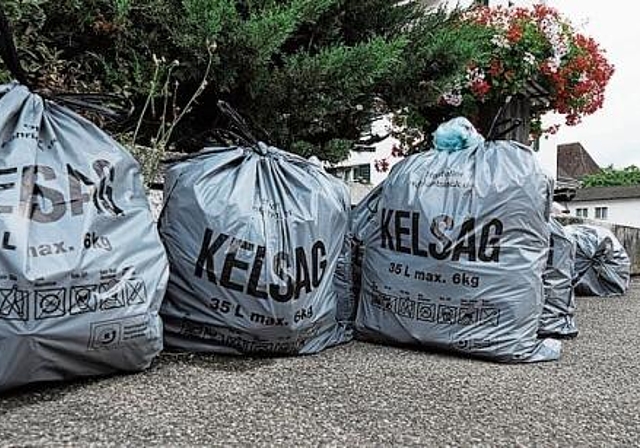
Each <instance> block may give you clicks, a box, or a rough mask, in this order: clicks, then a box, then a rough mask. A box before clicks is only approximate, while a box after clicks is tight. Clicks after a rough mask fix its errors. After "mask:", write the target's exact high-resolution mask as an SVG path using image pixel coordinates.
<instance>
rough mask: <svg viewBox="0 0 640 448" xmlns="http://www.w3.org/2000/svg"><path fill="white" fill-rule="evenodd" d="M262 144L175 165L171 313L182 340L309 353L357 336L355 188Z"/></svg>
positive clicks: (227, 349)
mask: <svg viewBox="0 0 640 448" xmlns="http://www.w3.org/2000/svg"><path fill="white" fill-rule="evenodd" d="M257 149H259V151H258V150H257ZM257 149H253V148H239V147H238V148H214V149H209V150H205V151H203V152H202V153H201V154H199V155H197V156H194V157H192V158H190V159H188V160H185V161H182V162H180V163H177V164H175V165H174V166H172V167H171V168H170V169H169V170H168V172H167V180H166V185H165V201H166V202H165V208H164V210H163V212H162V214H161V217H160V222H159V224H160V233H161V236H162V237H163V240H164V243H165V246H166V248H167V252H168V255H169V260H170V264H171V276H170V281H169V288H168V292H167V298H166V300H165V302H164V304H163V308H162V315H163V317H164V320H165V341H166V343H167V345H168V346H170V347H172V348H174V349H178V350H188V351H201V352H217V353H228V354H242V353H264V354H303V353H314V352H318V351H320V350H322V349H324V348H326V347H329V346H332V345H335V344H338V343H341V342H345V341H348V340H349V339H350V338H351V333H352V330H351V328H352V322H349V319H350V317H351V316H352V315H353V314H354V313H353V311H352V310H351V309H350V307H351V306H352V304H350V303H345V302H342V300H343V299H344V298H345V297H346V295H345V293H344V290H345V288H348V282H349V277H350V267H349V266H348V244H349V243H348V241H349V239H348V235H347V228H348V221H349V209H350V200H349V192H348V190H347V187H346V185H345V184H344V183H343V182H341V181H339V180H338V179H336V178H334V177H333V176H331V175H329V174H327V173H326V172H325V171H324V170H323V169H322V168H321V167H319V166H318V165H317V164H314V163H312V162H309V161H307V160H304V159H302V158H300V157H297V156H294V155H292V154H289V153H286V152H283V151H280V150H277V149H275V148H267V147H266V145H260V147H259V148H257ZM338 264H340V266H341V268H340V270H339V272H338V273H337V275H336V269H337V267H338Z"/></svg>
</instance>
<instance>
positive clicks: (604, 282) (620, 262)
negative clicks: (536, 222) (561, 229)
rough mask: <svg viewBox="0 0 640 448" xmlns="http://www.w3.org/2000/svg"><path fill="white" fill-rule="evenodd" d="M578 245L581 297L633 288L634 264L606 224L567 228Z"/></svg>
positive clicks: (576, 276)
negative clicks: (631, 284)
mask: <svg viewBox="0 0 640 448" xmlns="http://www.w3.org/2000/svg"><path fill="white" fill-rule="evenodd" d="M565 229H566V230H567V232H568V233H569V234H570V235H571V236H572V238H573V239H574V240H575V242H576V245H577V250H576V263H575V269H574V279H573V284H574V290H575V293H576V294H577V295H580V296H603V297H605V296H616V295H623V294H625V293H626V292H627V289H628V288H629V280H630V278H631V273H630V271H631V263H630V260H629V255H628V254H627V252H626V251H625V249H624V247H623V246H622V244H620V241H618V238H616V236H615V235H614V234H613V233H612V232H611V231H610V230H609V229H606V228H604V227H600V226H594V225H589V224H579V225H570V226H567V227H565Z"/></svg>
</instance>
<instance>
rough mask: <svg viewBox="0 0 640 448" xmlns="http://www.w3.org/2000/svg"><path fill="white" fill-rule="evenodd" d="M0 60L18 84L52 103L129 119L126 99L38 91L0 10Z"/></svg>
mask: <svg viewBox="0 0 640 448" xmlns="http://www.w3.org/2000/svg"><path fill="white" fill-rule="evenodd" d="M0 56H1V57H2V60H3V61H4V63H5V65H6V66H7V68H8V69H9V72H10V73H11V76H13V77H14V78H15V79H16V80H17V81H18V82H19V83H20V84H22V85H24V86H26V87H27V88H28V89H29V90H31V91H33V92H35V93H37V94H38V95H40V96H42V97H43V98H45V99H47V100H52V101H55V102H56V103H58V104H62V105H64V106H67V107H69V108H71V109H76V110H81V111H87V112H94V113H97V114H99V115H101V116H102V117H105V118H109V119H112V120H123V119H126V118H129V117H130V116H131V115H132V114H133V111H134V107H133V104H132V103H131V101H129V100H128V99H127V98H124V97H123V96H119V95H109V94H102V93H69V92H55V93H52V92H49V91H47V92H45V91H38V90H36V89H35V88H34V86H33V84H32V83H31V82H30V81H29V79H28V77H27V74H26V72H25V71H24V69H23V68H22V65H21V64H20V59H19V58H18V51H17V50H16V45H15V42H14V39H13V30H12V27H11V23H10V22H9V19H8V18H7V16H6V14H5V13H4V10H3V8H1V7H0Z"/></svg>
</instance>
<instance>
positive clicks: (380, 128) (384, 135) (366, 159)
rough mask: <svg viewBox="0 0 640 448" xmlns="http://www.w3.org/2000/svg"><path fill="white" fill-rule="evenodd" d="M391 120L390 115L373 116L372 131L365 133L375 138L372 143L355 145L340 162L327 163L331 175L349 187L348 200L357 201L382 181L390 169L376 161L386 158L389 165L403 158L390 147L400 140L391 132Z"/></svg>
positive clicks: (355, 202)
mask: <svg viewBox="0 0 640 448" xmlns="http://www.w3.org/2000/svg"><path fill="white" fill-rule="evenodd" d="M391 130H392V124H391V118H390V116H384V117H381V118H380V119H378V120H376V121H375V122H374V123H373V125H372V127H371V135H369V136H367V137H368V138H367V137H365V139H364V141H366V140H367V139H369V140H373V141H375V143H372V144H366V143H365V144H362V145H358V146H357V148H356V149H355V150H353V151H351V153H350V154H349V158H348V159H346V160H343V161H342V162H340V163H337V164H334V165H331V166H329V167H327V170H328V171H329V172H330V173H332V174H333V175H334V176H336V177H338V178H340V179H342V180H344V181H345V182H346V183H347V184H348V185H349V187H350V189H351V203H352V204H353V205H355V204H357V203H358V202H360V201H361V200H362V198H364V197H365V196H366V195H367V193H368V192H369V191H371V190H372V189H373V188H374V187H375V186H376V185H378V184H379V183H380V182H382V181H383V180H384V179H386V177H387V176H388V174H389V171H388V170H387V171H379V170H378V169H376V161H380V160H386V161H387V162H388V163H389V165H388V168H389V169H391V167H392V166H393V165H395V164H396V163H398V162H399V161H401V160H402V157H394V156H392V151H393V147H394V146H396V145H398V144H399V143H400V142H399V141H398V139H396V138H395V137H393V135H391Z"/></svg>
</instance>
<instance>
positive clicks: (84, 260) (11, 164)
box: [0, 84, 169, 390]
mask: <svg viewBox="0 0 640 448" xmlns="http://www.w3.org/2000/svg"><path fill="white" fill-rule="evenodd" d="M0 95H1V97H0V140H1V142H2V143H1V149H0V151H1V153H2V157H1V158H0V226H1V228H0V233H1V234H2V235H1V240H2V245H1V248H0V390H4V389H8V388H11V387H15V386H19V385H22V384H26V383H32V382H40V381H52V380H62V379H69V378H73V377H81V376H89V375H100V374H108V373H112V372H117V371H136V370H141V369H144V368H146V367H148V366H149V364H150V363H151V361H152V359H153V358H154V357H155V356H156V355H157V354H158V352H159V351H160V350H161V349H162V324H161V321H160V318H159V316H158V312H159V308H160V302H161V300H162V297H163V295H164V291H165V288H166V282H167V278H168V274H169V273H168V263H167V259H166V255H165V252H164V248H163V247H162V243H161V242H160V239H159V236H158V233H157V231H156V229H155V225H154V223H153V219H152V217H151V212H150V210H149V205H148V202H147V199H146V196H145V191H144V188H143V186H142V181H141V177H140V170H139V166H138V164H137V162H136V161H135V160H134V159H133V158H132V157H131V156H130V155H129V154H128V153H127V152H126V151H125V150H124V149H123V148H122V147H120V146H119V145H118V144H117V143H116V142H115V141H113V140H112V139H111V138H109V137H108V136H107V135H106V134H105V133H104V132H102V131H101V130H100V129H98V128H97V127H96V126H94V125H93V124H92V123H90V122H89V121H87V120H85V119H83V118H81V117H80V116H78V115H76V114H74V113H73V112H71V111H70V110H68V109H66V108H64V107H61V106H59V105H57V104H55V103H54V102H51V101H48V100H43V98H41V97H40V96H38V95H36V94H33V93H31V92H30V91H29V90H28V89H27V87H25V86H22V85H18V84H10V85H4V86H1V87H0Z"/></svg>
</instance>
